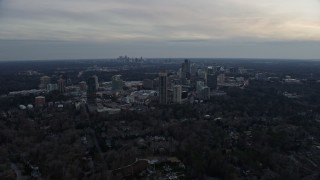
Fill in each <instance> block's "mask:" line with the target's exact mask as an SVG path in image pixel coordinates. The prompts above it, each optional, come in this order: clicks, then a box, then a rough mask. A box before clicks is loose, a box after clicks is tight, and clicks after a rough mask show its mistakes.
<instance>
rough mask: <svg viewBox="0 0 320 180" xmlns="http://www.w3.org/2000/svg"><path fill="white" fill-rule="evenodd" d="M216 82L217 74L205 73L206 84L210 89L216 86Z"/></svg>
mask: <svg viewBox="0 0 320 180" xmlns="http://www.w3.org/2000/svg"><path fill="white" fill-rule="evenodd" d="M217 84H218V80H217V76H216V75H215V74H208V75H207V86H208V87H209V88H210V89H211V90H214V89H216V88H217Z"/></svg>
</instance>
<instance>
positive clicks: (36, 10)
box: [0, 0, 320, 60]
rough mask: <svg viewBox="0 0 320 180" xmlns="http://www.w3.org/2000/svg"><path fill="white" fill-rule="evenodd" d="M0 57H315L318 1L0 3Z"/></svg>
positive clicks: (319, 36)
mask: <svg viewBox="0 0 320 180" xmlns="http://www.w3.org/2000/svg"><path fill="white" fill-rule="evenodd" d="M0 24H1V25H0V60H25V59H26V60H41V59H43V60H45V59H87V58H93V59H95V58H115V57H118V56H120V55H128V56H130V57H140V56H143V57H147V58H160V57H171V58H184V57H189V58H276V59H277V58H280V59H320V0H303V1H302V0H281V1H279V0H256V1H253V0H252V1H249V0H199V1H195V0H161V1H160V0H158V1H156V0H153V1H151V0H135V1H132V0H121V1H118V0H68V1H66V0H0Z"/></svg>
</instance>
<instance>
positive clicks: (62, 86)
mask: <svg viewBox="0 0 320 180" xmlns="http://www.w3.org/2000/svg"><path fill="white" fill-rule="evenodd" d="M58 90H59V92H60V93H64V92H66V81H65V80H64V79H59V80H58Z"/></svg>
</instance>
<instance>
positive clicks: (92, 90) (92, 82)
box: [87, 76, 98, 104]
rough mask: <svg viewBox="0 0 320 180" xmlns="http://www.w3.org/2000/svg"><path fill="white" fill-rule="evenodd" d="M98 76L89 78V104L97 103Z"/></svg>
mask: <svg viewBox="0 0 320 180" xmlns="http://www.w3.org/2000/svg"><path fill="white" fill-rule="evenodd" d="M97 79H98V77H97V76H91V77H90V78H89V79H88V83H87V84H88V87H87V100H88V103H89V104H93V103H95V100H96V93H97V87H98V85H97Z"/></svg>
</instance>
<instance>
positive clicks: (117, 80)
mask: <svg viewBox="0 0 320 180" xmlns="http://www.w3.org/2000/svg"><path fill="white" fill-rule="evenodd" d="M123 86H124V82H123V80H122V79H121V75H114V76H112V90H115V91H119V90H122V88H123Z"/></svg>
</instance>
